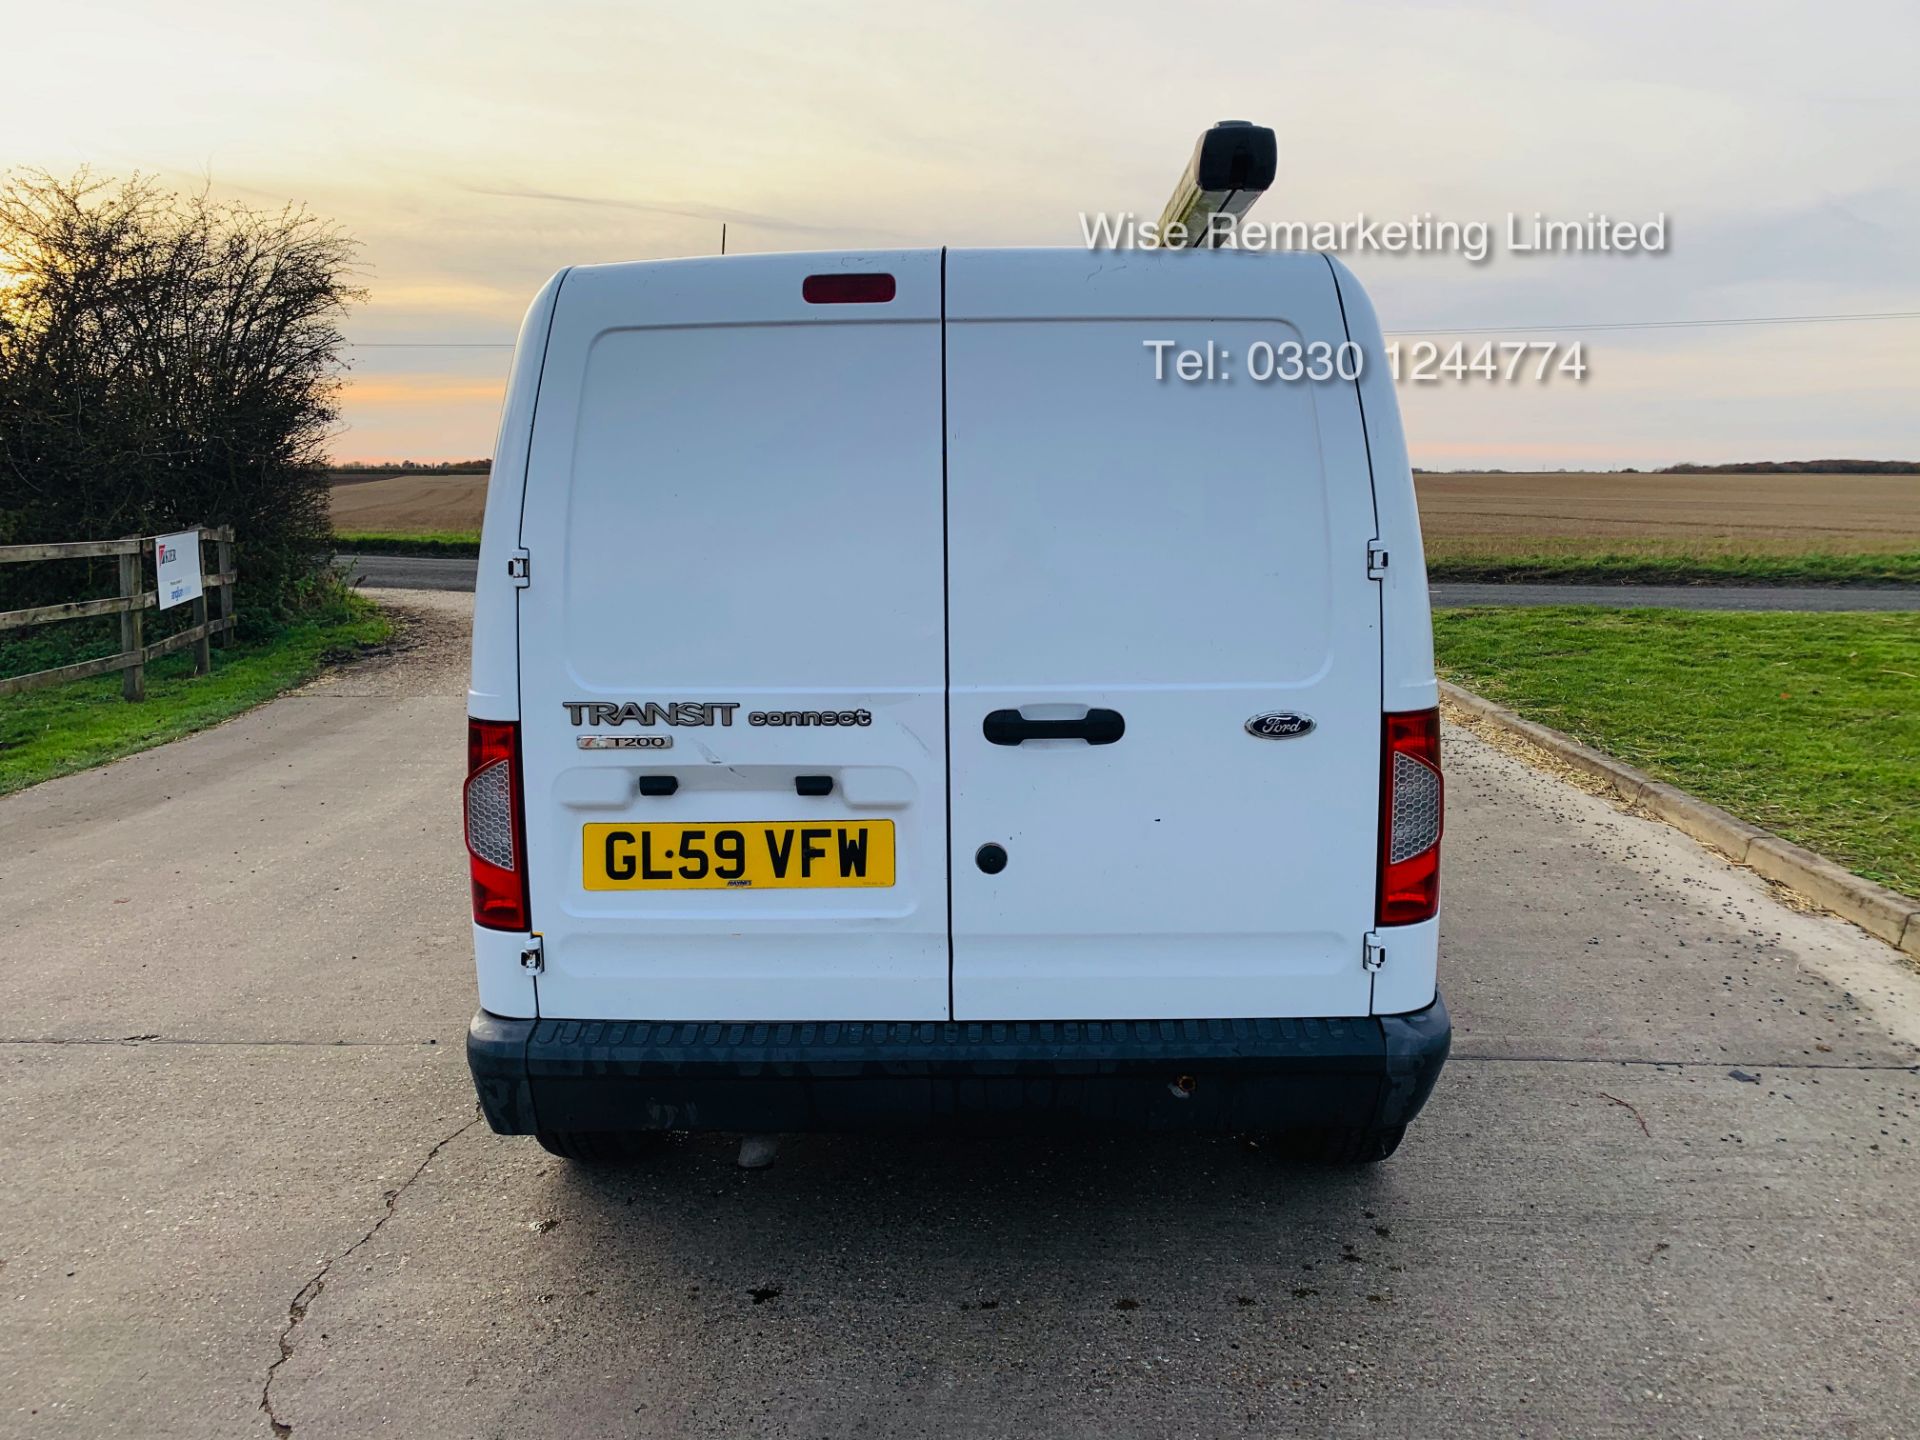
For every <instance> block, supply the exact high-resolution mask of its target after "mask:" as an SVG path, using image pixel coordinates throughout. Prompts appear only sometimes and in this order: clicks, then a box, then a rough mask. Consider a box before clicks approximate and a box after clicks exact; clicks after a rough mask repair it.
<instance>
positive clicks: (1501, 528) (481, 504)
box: [333, 471, 1920, 561]
mask: <svg viewBox="0 0 1920 1440" xmlns="http://www.w3.org/2000/svg"><path fill="white" fill-rule="evenodd" d="M1415 484H1416V488H1417V490H1418V492H1419V496H1420V522H1421V525H1422V527H1423V529H1424V530H1425V533H1426V544H1427V555H1428V558H1429V559H1430V560H1441V561H1446V560H1452V559H1479V558H1493V557H1508V556H1523V555H1524V556H1569V557H1571V556H1583V555H1601V554H1608V555H1623V554H1631V555H1648V556H1697V557H1701V558H1711V557H1716V556H1729V555H1781V556H1791V555H1805V554H1832V555H1867V554H1886V553H1894V552H1913V551H1920V476H1914V475H1821V474H1805V475H1617V474H1616V475H1609V474H1556V475H1421V476H1418V477H1416V482H1415ZM486 499H487V477H486V476H485V475H483V474H471V473H470V474H417V475H413V474H408V475H392V474H384V473H380V472H367V471H361V472H345V473H342V474H339V475H337V476H336V477H335V479H334V484H333V528H334V531H335V532H336V533H337V534H341V535H359V534H375V535H423V534H443V535H444V534H449V533H456V534H457V533H471V532H475V531H478V530H479V528H480V517H481V512H482V511H483V510H484V509H485V507H486Z"/></svg>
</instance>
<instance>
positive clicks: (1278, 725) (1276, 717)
mask: <svg viewBox="0 0 1920 1440" xmlns="http://www.w3.org/2000/svg"><path fill="white" fill-rule="evenodd" d="M1311 729H1313V717H1312V716H1310V715H1296V714H1294V713H1293V712H1292V711H1291V710H1273V711H1269V712H1268V713H1267V714H1265V715H1256V716H1254V717H1253V718H1252V719H1251V720H1249V721H1247V734H1249V735H1254V736H1258V737H1259V738H1260V739H1262V740H1285V739H1286V738H1287V737H1288V736H1290V735H1305V734H1306V733H1307V732H1308V731H1309V730H1311Z"/></svg>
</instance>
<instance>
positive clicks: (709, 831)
mask: <svg viewBox="0 0 1920 1440" xmlns="http://www.w3.org/2000/svg"><path fill="white" fill-rule="evenodd" d="M940 342H941V330H940V257H939V254H938V252H925V253H890V254H868V255H857V256H848V255H831V256H820V255H813V256H809V255H783V256H766V257H733V258H729V259H726V260H724V261H719V260H691V261H672V262H663V263H654V264H640V265H617V266H600V267H584V268H577V269H574V270H572V271H570V272H568V274H567V277H566V280H565V283H564V285H563V287H562V289H561V293H560V297H559V300H558V302H557V306H556V310H555V316H554V321H553V327H552V333H551V336H550V338H549V341H548V346H547V353H546V358H545V371H544V378H543V380H542V383H541V388H540V399H539V407H538V412H537V415H536V417H535V421H534V429H533V440H532V450H531V454H530V456H529V464H528V472H527V474H528V478H527V488H526V499H525V506H524V510H523V513H522V516H521V543H522V545H523V546H524V548H525V551H526V560H527V568H528V575H527V585H526V588H525V589H524V590H523V591H522V592H521V594H520V610H519V625H520V694H521V714H522V720H521V724H522V743H523V749H524V771H525V788H526V807H527V840H528V848H529V850H530V852H531V855H530V870H529V881H530V888H531V897H530V898H531V905H532V921H533V928H534V929H535V930H536V931H538V932H539V933H540V935H541V938H542V943H543V948H544V970H543V971H542V973H541V974H540V975H539V976H538V978H537V990H538V1001H539V1009H540V1013H541V1014H542V1015H548V1016H560V1017H572V1018H582V1019H594V1018H645V1019H653V1020H674V1019H689V1020H808V1019H826V1020H852V1019H887V1020H901V1019H944V1018H946V1016H947V981H948V937H947V823H946V743H945V713H944V697H943V686H944V678H945V677H944V663H945V661H944V655H943V622H944V613H943V612H944V595H943V591H942V560H941V531H942V515H941V449H940V442H941V421H940V415H941V377H940V362H941V355H940Z"/></svg>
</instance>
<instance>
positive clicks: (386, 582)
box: [340, 555, 1920, 610]
mask: <svg viewBox="0 0 1920 1440" xmlns="http://www.w3.org/2000/svg"><path fill="white" fill-rule="evenodd" d="M340 560H341V563H342V564H344V565H349V566H351V567H352V568H353V571H354V573H355V574H356V575H357V576H359V577H360V583H361V584H363V585H364V586H366V587H367V588H368V589H370V590H377V589H386V588H396V587H397V588H407V589H416V590H472V589H473V575H474V568H475V565H476V563H477V562H475V561H473V560H464V559H457V558H451V557H447V556H412V555H342V556H341V557H340ZM1432 593H1433V603H1434V604H1435V605H1448V606H1454V605H1622V606H1642V605H1650V606H1660V607H1665V608H1672V609H1677V610H1920V587H1915V586H1869V585H1853V586H1783V585H1435V586H1434V587H1433V591H1432Z"/></svg>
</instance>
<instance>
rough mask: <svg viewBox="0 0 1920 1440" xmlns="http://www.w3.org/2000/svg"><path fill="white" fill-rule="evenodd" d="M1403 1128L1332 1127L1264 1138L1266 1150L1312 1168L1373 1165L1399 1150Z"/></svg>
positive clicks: (1282, 1133) (1378, 1126)
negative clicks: (1314, 1166) (1310, 1165)
mask: <svg viewBox="0 0 1920 1440" xmlns="http://www.w3.org/2000/svg"><path fill="white" fill-rule="evenodd" d="M1406 1133H1407V1127H1406V1126H1404V1125H1333V1126H1323V1127H1321V1128H1319V1129H1313V1130H1283V1131H1281V1132H1280V1133H1278V1134H1276V1135H1270V1136H1268V1137H1267V1148H1268V1149H1270V1150H1272V1151H1273V1152H1274V1153H1275V1154H1277V1155H1279V1156H1280V1157H1281V1158H1282V1159H1286V1160H1303V1161H1306V1162H1308V1163H1310V1164H1315V1165H1372V1164H1374V1163H1376V1162H1377V1161H1381V1160H1384V1159H1386V1158H1387V1157H1388V1156H1389V1155H1391V1154H1393V1152H1394V1151H1396V1150H1398V1149H1399V1148H1400V1141H1401V1139H1402V1137H1404V1136H1405V1135H1406Z"/></svg>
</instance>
